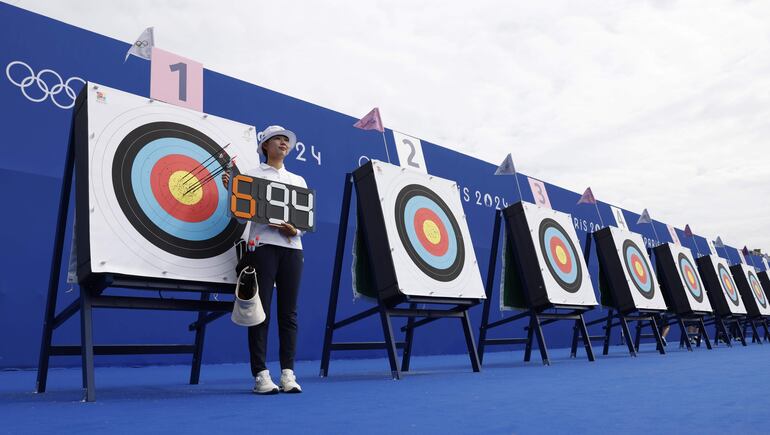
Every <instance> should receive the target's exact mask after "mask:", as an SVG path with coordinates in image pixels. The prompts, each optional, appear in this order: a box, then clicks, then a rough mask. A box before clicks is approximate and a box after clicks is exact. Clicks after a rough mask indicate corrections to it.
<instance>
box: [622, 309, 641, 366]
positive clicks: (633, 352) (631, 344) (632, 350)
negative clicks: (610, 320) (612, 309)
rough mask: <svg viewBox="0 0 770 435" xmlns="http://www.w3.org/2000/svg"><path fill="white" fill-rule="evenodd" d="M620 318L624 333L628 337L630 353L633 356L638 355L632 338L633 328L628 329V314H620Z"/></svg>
mask: <svg viewBox="0 0 770 435" xmlns="http://www.w3.org/2000/svg"><path fill="white" fill-rule="evenodd" d="M618 319H619V322H620V328H621V331H623V335H624V336H625V337H626V346H627V347H628V353H630V354H631V356H636V351H637V350H638V349H637V348H636V346H635V345H634V341H633V340H632V338H631V330H629V329H628V321H626V316H624V315H622V314H619V315H618ZM639 323H640V322H637V324H639Z"/></svg>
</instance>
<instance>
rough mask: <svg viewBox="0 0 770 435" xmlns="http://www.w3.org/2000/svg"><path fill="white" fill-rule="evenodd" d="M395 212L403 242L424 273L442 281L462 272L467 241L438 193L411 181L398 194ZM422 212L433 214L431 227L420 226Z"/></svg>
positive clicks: (453, 277)
mask: <svg viewBox="0 0 770 435" xmlns="http://www.w3.org/2000/svg"><path fill="white" fill-rule="evenodd" d="M394 212H395V224H396V230H397V232H398V237H399V239H400V241H401V244H402V245H403V247H404V249H405V250H406V253H407V254H408V255H409V258H410V259H411V260H412V261H413V262H414V264H415V265H416V266H417V267H418V268H419V269H420V270H421V271H422V272H423V273H424V274H425V275H427V276H428V277H430V278H433V279H435V280H436V281H441V282H449V281H452V280H454V279H456V278H457V277H458V276H460V273H461V272H462V270H463V267H464V265H465V243H464V242H463V236H462V233H461V232H460V226H459V225H458V224H457V219H456V218H455V216H454V213H453V212H452V210H451V209H450V208H449V206H447V204H446V203H445V202H444V201H443V200H442V199H441V197H440V196H439V195H437V194H436V193H435V192H433V191H432V190H430V189H429V188H428V187H426V186H421V185H419V184H409V185H407V186H404V187H403V188H402V189H401V191H399V192H398V194H397V195H396V201H395V205H394ZM420 216H430V219H429V224H430V226H431V231H427V232H426V230H423V229H422V227H420V225H419V224H420V222H423V223H425V222H426V220H425V219H424V218H423V219H422V220H421V217H420ZM416 226H417V228H416ZM418 231H423V232H424V234H419V233H418ZM434 243H435V244H434ZM439 246H440V248H439ZM431 250H433V251H434V252H430V251H431ZM435 252H439V253H440V255H436V254H435Z"/></svg>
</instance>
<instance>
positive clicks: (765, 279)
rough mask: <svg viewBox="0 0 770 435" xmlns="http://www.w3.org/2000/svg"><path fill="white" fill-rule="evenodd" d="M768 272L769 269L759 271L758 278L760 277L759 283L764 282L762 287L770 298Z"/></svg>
mask: <svg viewBox="0 0 770 435" xmlns="http://www.w3.org/2000/svg"><path fill="white" fill-rule="evenodd" d="M765 264H766V263H765ZM767 273H768V271H767V270H763V271H760V272H757V278H759V283H760V284H762V289H763V290H764V291H765V297H766V298H768V300H770V296H768V295H770V276H768V275H767Z"/></svg>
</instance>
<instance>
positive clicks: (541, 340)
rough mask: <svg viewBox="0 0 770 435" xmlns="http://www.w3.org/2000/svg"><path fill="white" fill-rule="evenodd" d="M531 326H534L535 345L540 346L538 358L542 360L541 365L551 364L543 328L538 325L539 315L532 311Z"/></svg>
mask: <svg viewBox="0 0 770 435" xmlns="http://www.w3.org/2000/svg"><path fill="white" fill-rule="evenodd" d="M530 327H531V328H535V331H534V332H535V336H536V337H537V345H538V347H539V348H540V358H542V360H543V365H546V366H549V365H551V360H550V359H549V358H548V348H547V347H546V345H545V337H544V336H543V328H542V327H541V326H540V316H539V315H538V313H537V312H535V311H533V312H532V323H531V324H530Z"/></svg>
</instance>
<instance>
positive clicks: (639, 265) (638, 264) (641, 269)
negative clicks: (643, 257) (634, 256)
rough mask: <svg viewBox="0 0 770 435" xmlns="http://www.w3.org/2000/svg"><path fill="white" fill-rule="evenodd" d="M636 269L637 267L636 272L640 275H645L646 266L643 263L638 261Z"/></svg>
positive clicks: (635, 265)
mask: <svg viewBox="0 0 770 435" xmlns="http://www.w3.org/2000/svg"><path fill="white" fill-rule="evenodd" d="M634 269H636V274H637V275H639V276H644V267H642V264H641V263H639V262H637V263H636V264H634Z"/></svg>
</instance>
